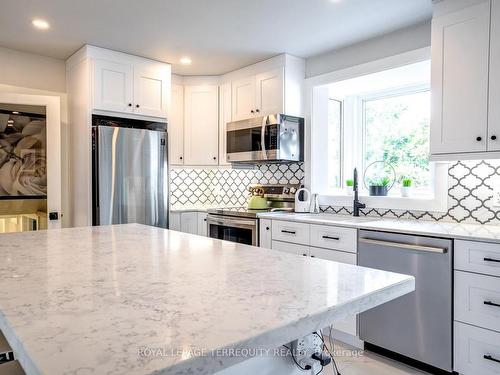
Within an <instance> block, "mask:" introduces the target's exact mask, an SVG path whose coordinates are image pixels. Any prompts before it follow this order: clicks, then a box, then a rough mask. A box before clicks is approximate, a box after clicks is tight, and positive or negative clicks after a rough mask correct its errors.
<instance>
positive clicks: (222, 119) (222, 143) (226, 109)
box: [219, 82, 232, 165]
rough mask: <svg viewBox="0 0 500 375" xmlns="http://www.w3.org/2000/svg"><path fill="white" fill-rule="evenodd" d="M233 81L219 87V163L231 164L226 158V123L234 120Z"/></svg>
mask: <svg viewBox="0 0 500 375" xmlns="http://www.w3.org/2000/svg"><path fill="white" fill-rule="evenodd" d="M231 104H232V94H231V83H230V82H227V83H224V84H222V85H221V86H220V87H219V165H230V163H228V162H227V159H226V149H227V144H226V138H227V137H226V125H227V123H228V122H231V121H232V108H231Z"/></svg>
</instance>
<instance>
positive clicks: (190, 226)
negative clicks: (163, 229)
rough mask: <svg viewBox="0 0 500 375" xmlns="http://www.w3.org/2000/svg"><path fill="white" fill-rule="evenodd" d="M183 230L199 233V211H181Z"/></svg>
mask: <svg viewBox="0 0 500 375" xmlns="http://www.w3.org/2000/svg"><path fill="white" fill-rule="evenodd" d="M181 232H184V233H190V234H198V213H197V212H183V213H181Z"/></svg>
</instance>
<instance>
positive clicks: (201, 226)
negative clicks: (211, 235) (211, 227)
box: [198, 212, 208, 237]
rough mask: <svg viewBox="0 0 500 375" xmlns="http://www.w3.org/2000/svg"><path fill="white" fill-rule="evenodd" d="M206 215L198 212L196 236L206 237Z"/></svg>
mask: <svg viewBox="0 0 500 375" xmlns="http://www.w3.org/2000/svg"><path fill="white" fill-rule="evenodd" d="M207 215H208V214H207V213H206V212H198V235H200V236H205V237H207V236H208V226H207Z"/></svg>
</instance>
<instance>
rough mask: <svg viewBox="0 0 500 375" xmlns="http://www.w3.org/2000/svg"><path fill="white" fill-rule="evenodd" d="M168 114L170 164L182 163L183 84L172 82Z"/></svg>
mask: <svg viewBox="0 0 500 375" xmlns="http://www.w3.org/2000/svg"><path fill="white" fill-rule="evenodd" d="M168 112H169V116H168V147H169V156H170V158H169V162H170V165H183V164H184V86H183V85H179V84H172V94H171V99H170V108H169V111H168Z"/></svg>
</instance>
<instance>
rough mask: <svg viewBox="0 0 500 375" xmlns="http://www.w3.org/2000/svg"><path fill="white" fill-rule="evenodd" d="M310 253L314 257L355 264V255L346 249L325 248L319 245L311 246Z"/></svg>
mask: <svg viewBox="0 0 500 375" xmlns="http://www.w3.org/2000/svg"><path fill="white" fill-rule="evenodd" d="M310 254H311V256H312V257H314V258H319V259H326V260H332V261H334V262H339V263H347V264H356V261H357V259H356V258H357V256H356V254H353V253H348V252H346V251H337V250H327V249H321V248H319V247H311V248H310Z"/></svg>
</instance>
